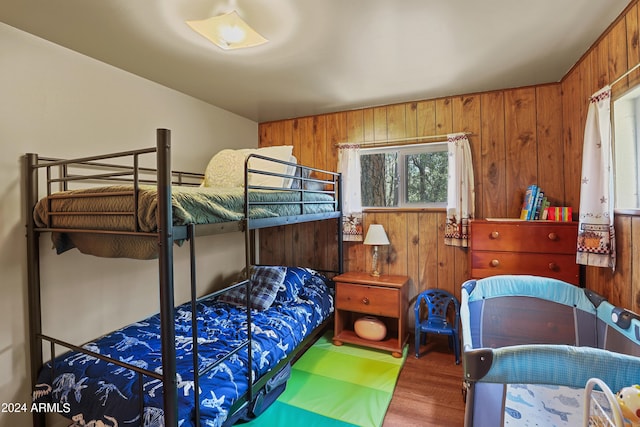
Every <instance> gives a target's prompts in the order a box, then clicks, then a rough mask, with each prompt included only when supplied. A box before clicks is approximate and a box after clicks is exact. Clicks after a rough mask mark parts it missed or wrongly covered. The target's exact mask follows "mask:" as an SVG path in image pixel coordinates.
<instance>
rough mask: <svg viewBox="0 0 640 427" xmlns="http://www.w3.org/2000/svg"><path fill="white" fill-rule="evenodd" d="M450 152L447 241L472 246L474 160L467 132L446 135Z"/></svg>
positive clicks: (451, 244)
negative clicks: (470, 237)
mask: <svg viewBox="0 0 640 427" xmlns="http://www.w3.org/2000/svg"><path fill="white" fill-rule="evenodd" d="M447 144H448V153H449V164H448V166H449V172H448V184H447V187H448V193H447V223H446V226H445V234H444V242H445V244H447V245H450V246H462V247H467V246H469V220H471V219H473V217H474V213H475V189H474V180H473V163H472V161H471V148H470V146H469V139H468V138H467V135H466V134H464V133H457V134H450V135H447Z"/></svg>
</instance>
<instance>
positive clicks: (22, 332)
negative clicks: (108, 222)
mask: <svg viewBox="0 0 640 427" xmlns="http://www.w3.org/2000/svg"><path fill="white" fill-rule="evenodd" d="M0 97H1V101H0V148H1V150H2V151H1V156H0V273H1V276H0V295H1V296H0V403H9V402H18V403H29V402H30V388H31V386H30V380H29V378H30V376H29V372H28V366H29V363H28V315H27V310H28V307H27V298H26V296H27V290H26V260H25V258H26V249H25V237H24V234H25V233H24V224H25V218H23V216H24V215H23V214H22V205H21V201H22V199H21V191H20V158H21V156H22V155H23V154H24V153H26V152H35V153H39V154H41V155H43V156H59V157H62V156H85V155H92V154H98V153H101V152H114V151H121V150H130V149H134V148H144V147H151V146H154V145H155V129H156V128H159V127H164V128H169V129H171V130H172V146H173V165H174V168H176V169H180V170H194V171H204V168H205V166H206V164H207V162H208V160H209V158H210V157H211V155H212V154H213V153H215V152H216V151H218V150H220V149H222V148H226V147H256V146H257V142H258V137H257V134H258V129H257V128H258V126H257V123H255V122H252V121H250V120H247V119H245V118H242V117H239V116H237V115H234V114H231V113H229V112H227V111H224V110H222V109H219V108H217V107H215V106H212V105H209V104H206V103H203V102H201V101H199V100H196V99H194V98H191V97H188V96H186V95H183V94H180V93H178V92H175V91H173V90H170V89H168V88H166V87H163V86H160V85H158V84H155V83H153V82H150V81H148V80H144V79H142V78H139V77H137V76H134V75H132V74H129V73H126V72H124V71H122V70H119V69H116V68H114V67H111V66H109V65H106V64H104V63H101V62H99V61H96V60H93V59H91V58H88V57H86V56H83V55H80V54H78V53H75V52H72V51H69V50H67V49H65V48H62V47H60V46H57V45H54V44H52V43H49V42H47V41H44V40H42V39H39V38H37V37H34V36H32V35H29V34H27V33H24V32H22V31H19V30H16V29H14V28H12V27H9V26H7V25H5V24H2V23H0ZM198 244H199V248H200V249H199V251H200V254H199V255H200V258H199V260H201V262H199V263H198V271H199V274H200V277H201V278H204V279H205V280H204V282H205V284H206V285H207V286H209V285H211V284H220V283H222V282H224V281H227V280H228V279H229V277H231V276H235V274H237V272H238V271H239V269H240V268H241V267H242V265H243V262H244V248H243V245H242V241H241V235H240V234H239V233H232V234H226V235H222V236H216V237H207V238H203V239H199V240H198ZM49 248H50V244H49V240H48V236H47V237H43V238H42V245H41V251H42V252H43V254H44V256H43V278H44V279H45V280H44V281H45V283H44V284H43V293H42V298H43V302H44V304H47V310H46V312H45V314H44V319H43V324H44V329H45V332H49V333H54V332H55V333H59V332H62V333H63V334H64V336H65V338H67V339H70V340H73V341H75V342H76V343H82V342H84V341H85V340H89V339H91V338H94V337H95V336H97V335H98V334H102V333H105V332H108V331H110V330H112V329H114V328H116V327H119V326H121V325H124V324H127V323H130V322H132V321H135V320H139V319H141V318H143V317H144V316H146V315H148V314H150V313H153V312H155V311H157V306H158V304H157V293H156V284H157V264H156V263H155V262H154V261H133V260H105V259H98V258H95V257H91V256H85V255H81V254H79V253H78V252H77V251H76V250H73V251H71V252H68V253H65V254H63V255H59V256H58V255H54V254H53V252H52V251H51V250H50V249H49ZM209 254H211V255H212V256H213V257H206V258H205V256H204V255H209ZM185 255H186V251H185V250H184V248H179V249H177V250H176V257H177V259H178V264H179V266H178V268H177V269H176V280H177V282H178V286H180V285H183V284H185V283H186V281H185V279H188V277H187V276H186V275H185V274H184V273H186V272H185V271H184V269H185V267H186V266H187V265H188V264H187V258H186V256H185ZM205 259H208V261H202V260H205ZM177 294H178V295H179V298H180V299H181V300H183V299H184V298H186V295H187V294H186V292H184V291H183V290H182V289H180V290H178V291H177ZM29 423H30V415H29V414H5V413H0V427H9V426H17V425H29Z"/></svg>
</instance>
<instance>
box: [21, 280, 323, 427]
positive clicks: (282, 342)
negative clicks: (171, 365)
mask: <svg viewBox="0 0 640 427" xmlns="http://www.w3.org/2000/svg"><path fill="white" fill-rule="evenodd" d="M292 271H293V273H294V274H293V276H295V277H298V278H299V279H300V280H302V281H303V283H302V284H298V285H296V284H294V285H293V289H294V292H293V293H292V292H287V289H284V285H283V288H282V289H280V290H279V292H278V296H277V297H276V299H275V301H274V302H273V304H272V305H271V306H270V307H269V308H267V309H265V310H255V309H254V310H252V312H251V318H252V325H251V331H252V340H253V341H252V342H253V345H252V348H253V353H252V355H253V356H252V364H251V371H252V374H251V375H252V377H253V378H254V379H258V378H260V377H261V376H262V375H264V374H265V373H267V372H268V371H269V370H270V369H271V368H273V367H274V366H275V365H276V364H277V363H278V362H279V361H281V360H282V359H284V358H285V356H286V355H287V354H289V353H290V352H292V351H293V349H295V348H296V346H298V345H299V344H300V343H301V341H302V340H303V339H304V338H305V337H306V336H307V335H309V334H310V333H311V332H312V331H313V330H314V328H316V327H317V326H319V325H320V324H322V322H323V321H324V320H325V319H327V318H328V317H329V316H330V315H331V313H332V312H333V297H332V291H331V289H330V286H329V285H330V282H329V281H328V280H327V279H326V278H324V277H323V276H321V275H320V274H317V273H316V272H314V271H311V270H306V269H304V271H302V270H300V269H298V270H293V269H291V268H289V269H288V271H287V280H289V279H290V277H291V274H290V273H291V272H292ZM300 271H302V273H304V274H298V273H299V272H300ZM286 286H290V287H291V283H287V284H286ZM197 322H198V328H197V329H198V331H199V336H198V340H197V343H198V351H197V360H198V362H199V369H200V370H201V372H205V373H204V374H201V376H200V378H199V381H200V383H199V387H200V406H199V410H200V421H201V425H202V426H207V427H214V426H216V427H217V426H220V425H222V423H223V422H224V420H225V419H226V418H227V416H229V415H230V414H229V410H230V408H231V406H232V405H233V403H234V402H235V401H236V400H238V399H239V398H241V396H242V395H243V394H244V393H245V392H246V391H247V389H248V384H247V366H248V357H247V356H248V354H247V353H248V352H247V347H246V346H245V347H243V349H242V350H240V351H239V352H237V353H236V354H234V355H233V356H231V357H230V358H229V359H228V360H226V361H224V362H222V363H220V364H219V365H217V366H215V367H214V368H213V369H210V370H208V371H207V367H210V366H211V365H212V362H215V361H216V360H218V359H220V358H221V357H222V356H224V355H226V354H228V353H229V351H230V350H231V349H233V348H235V347H237V346H239V345H240V344H241V343H242V342H245V341H246V339H247V316H246V310H245V308H244V307H240V306H237V305H233V304H228V303H223V302H220V301H219V300H218V299H217V298H210V297H209V298H205V299H203V300H200V301H198V303H197ZM175 325H176V337H175V346H176V359H177V373H178V374H177V381H178V397H179V401H178V419H179V425H180V426H181V427H188V426H193V425H195V424H194V420H193V412H194V370H193V340H192V338H191V337H192V335H191V334H192V328H191V310H190V305H189V304H185V305H182V306H179V307H177V309H176V320H175ZM84 348H86V349H89V350H92V351H94V352H97V353H99V354H101V355H105V356H109V357H111V358H113V359H115V360H119V361H122V362H126V363H129V364H132V365H134V366H137V367H139V368H143V369H146V370H149V371H154V372H157V373H160V372H161V370H162V366H161V352H160V319H159V316H158V315H155V316H151V317H149V318H147V319H144V320H142V321H140V322H137V323H134V324H131V325H128V326H126V327H124V328H121V329H119V330H117V331H114V332H112V333H110V334H107V335H105V336H103V337H101V338H99V339H97V340H95V341H93V342H90V343H87V344H86V345H84ZM140 387H142V390H143V402H142V406H143V411H142V413H141V410H140V407H141V402H140V393H139V389H140ZM34 399H35V401H36V402H46V403H58V404H59V405H60V406H61V407H64V408H68V409H69V411H68V413H67V414H66V416H67V417H69V418H71V419H72V420H73V421H74V423H75V424H74V425H76V426H84V425H87V426H89V425H104V426H145V427H159V426H164V417H163V409H162V407H163V404H162V383H161V381H160V380H158V379H155V378H152V377H150V376H143V377H142V379H140V376H139V375H138V374H137V373H134V372H133V371H131V370H129V369H126V368H123V367H121V366H118V365H116V364H113V363H108V362H106V361H103V360H99V359H97V358H95V357H92V356H90V355H85V354H82V353H79V352H68V353H65V354H63V355H61V356H59V357H57V358H56V359H55V363H54V364H53V369H52V364H51V362H48V363H46V364H45V366H44V367H43V368H42V370H41V372H40V373H39V378H38V384H37V386H36V389H35V391H34Z"/></svg>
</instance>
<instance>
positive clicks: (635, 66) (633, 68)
mask: <svg viewBox="0 0 640 427" xmlns="http://www.w3.org/2000/svg"><path fill="white" fill-rule="evenodd" d="M638 67H640V62H639V63H637V64H636V65H634V66H633V67H631V68H629V70H628V71H627V72H626V73H624V74H623V75H621V76H620V77H618V78H617V79H615V80H614V81H613V83H610V84H609V86H613V85H615V84H616V83H618V82H619V81H620V80H622V79H624V78H625V77H627V76H628V75H629V74H631V73H632V72H634V71H635V70H636V69H637V68H638Z"/></svg>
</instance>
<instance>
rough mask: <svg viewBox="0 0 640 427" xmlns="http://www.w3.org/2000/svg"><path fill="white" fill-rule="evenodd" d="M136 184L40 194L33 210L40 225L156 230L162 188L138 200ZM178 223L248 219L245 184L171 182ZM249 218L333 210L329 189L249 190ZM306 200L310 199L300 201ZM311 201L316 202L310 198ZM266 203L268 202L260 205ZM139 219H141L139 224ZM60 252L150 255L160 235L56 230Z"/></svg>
mask: <svg viewBox="0 0 640 427" xmlns="http://www.w3.org/2000/svg"><path fill="white" fill-rule="evenodd" d="M133 194H134V193H133V187H132V186H122V185H115V186H107V187H98V188H88V189H80V190H70V191H63V192H59V193H54V194H53V195H51V196H48V197H45V198H43V199H41V200H40V201H39V202H38V203H37V205H36V207H35V209H34V220H35V223H36V226H37V227H43V228H58V229H59V228H64V229H70V230H76V231H85V230H113V231H125V232H134V231H141V232H149V233H153V232H156V231H157V229H158V226H157V215H158V192H157V190H156V187H155V186H140V189H139V192H138V197H137V215H136V214H135V212H136V200H135V198H134V197H133ZM171 198H172V200H171V204H172V207H173V209H172V212H173V224H174V225H186V224H191V223H193V224H214V223H222V222H229V221H238V220H241V219H243V218H244V188H211V187H172V197H171ZM249 200H250V201H251V202H252V203H253V202H255V203H258V204H256V205H253V206H251V208H250V210H249V217H250V218H270V217H278V216H290V215H301V214H311V213H323V212H332V211H334V210H335V206H334V199H333V197H332V196H331V195H330V194H325V193H315V192H314V193H312V192H305V193H301V192H299V191H271V190H252V191H249ZM301 200H303V201H305V202H306V203H304V204H301V203H300V201H301ZM308 202H312V203H308ZM261 203H263V204H261ZM136 223H137V224H136ZM52 239H53V242H54V246H55V247H56V250H57V251H58V253H62V252H64V251H66V250H69V249H71V248H73V247H77V248H78V249H79V250H80V251H81V252H83V253H88V254H92V255H97V256H103V257H124V258H136V259H150V258H155V257H156V256H157V247H156V246H157V239H156V238H155V236H148V237H145V236H128V235H115V234H114V235H107V234H96V233H88V234H82V233H79V232H72V231H70V232H68V233H53V236H52Z"/></svg>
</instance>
